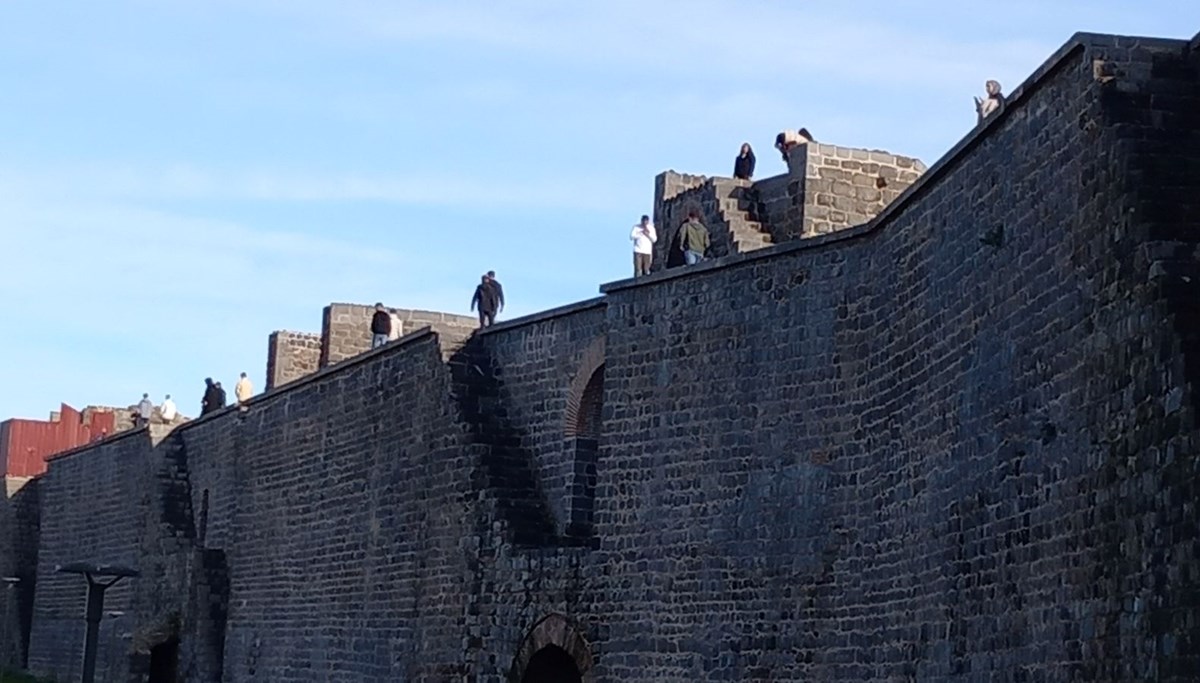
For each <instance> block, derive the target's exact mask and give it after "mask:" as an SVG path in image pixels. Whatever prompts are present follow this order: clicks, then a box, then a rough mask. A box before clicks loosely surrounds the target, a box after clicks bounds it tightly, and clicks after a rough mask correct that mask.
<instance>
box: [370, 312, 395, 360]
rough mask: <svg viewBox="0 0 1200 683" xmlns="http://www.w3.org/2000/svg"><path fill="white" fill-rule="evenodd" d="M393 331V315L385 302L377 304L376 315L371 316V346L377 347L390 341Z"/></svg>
mask: <svg viewBox="0 0 1200 683" xmlns="http://www.w3.org/2000/svg"><path fill="white" fill-rule="evenodd" d="M391 333H392V316H391V314H389V313H388V310H387V309H386V308H384V307H383V304H381V303H378V304H375V315H372V316H371V348H373V349H377V348H379V347H380V346H383V345H384V344H386V343H387V342H388V335H389V334H391Z"/></svg>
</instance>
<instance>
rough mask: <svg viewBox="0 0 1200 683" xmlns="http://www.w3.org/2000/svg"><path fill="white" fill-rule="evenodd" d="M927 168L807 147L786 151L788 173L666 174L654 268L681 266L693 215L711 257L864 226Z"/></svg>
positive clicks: (878, 155)
mask: <svg viewBox="0 0 1200 683" xmlns="http://www.w3.org/2000/svg"><path fill="white" fill-rule="evenodd" d="M924 171H925V165H924V164H922V163H921V162H920V161H918V160H917V159H912V158H909V157H904V156H898V155H895V154H890V153H888V152H882V151H879V150H866V149H855V148H850V147H839V146H836V145H828V144H817V143H810V144H806V145H800V146H798V147H796V148H794V149H793V150H791V152H790V154H789V156H788V172H787V173H785V174H783V175H779V176H774V177H771V178H765V179H763V180H758V181H754V182H753V183H751V182H747V181H742V180H735V179H733V178H708V177H705V176H697V175H687V174H681V173H676V172H674V171H666V172H664V173H662V174H660V175H659V176H658V178H656V179H655V200H654V220H655V223H656V225H657V226H658V228H659V241H658V243H657V244H656V245H655V263H654V270H662V269H663V268H669V267H674V266H679V265H683V258H682V254H681V253H680V249H679V244H678V233H679V226H680V225H682V224H683V221H684V220H685V219H686V218H687V215H688V213H689V212H691V211H696V212H697V213H698V214H699V215H700V219H701V221H702V222H703V223H704V224H705V225H706V226H707V227H708V229H709V233H710V235H711V237H712V254H711V255H712V256H715V257H721V256H727V255H730V254H743V253H747V252H750V251H754V250H755V249H762V248H764V247H768V246H770V245H772V244H779V243H782V242H786V241H790V240H794V239H800V238H804V237H814V236H816V235H823V234H827V233H830V232H834V231H836V230H842V229H845V228H850V227H854V226H856V225H863V224H865V223H867V222H868V221H869V220H871V219H872V218H874V217H875V216H876V215H877V214H878V213H879V212H880V211H882V210H883V209H884V207H886V206H887V205H888V204H890V203H891V202H893V201H894V200H896V198H898V197H899V196H900V194H901V193H902V192H903V191H904V190H905V189H907V188H908V187H909V186H911V185H912V184H913V183H914V182H915V181H916V180H917V179H918V178H919V177H920V176H921V173H923V172H924Z"/></svg>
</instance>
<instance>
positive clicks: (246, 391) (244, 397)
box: [233, 372, 254, 404]
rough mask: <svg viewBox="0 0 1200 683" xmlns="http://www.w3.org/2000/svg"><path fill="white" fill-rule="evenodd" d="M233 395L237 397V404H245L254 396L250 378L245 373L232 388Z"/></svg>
mask: <svg viewBox="0 0 1200 683" xmlns="http://www.w3.org/2000/svg"><path fill="white" fill-rule="evenodd" d="M233 395H234V396H236V397H237V400H238V403H239V404H240V403H245V402H246V401H249V400H250V397H251V396H253V395H254V385H253V384H251V383H250V378H249V377H247V376H246V373H244V372H243V373H242V376H241V377H239V378H238V381H237V384H235V385H234V387H233Z"/></svg>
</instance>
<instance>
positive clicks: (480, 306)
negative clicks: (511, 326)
mask: <svg viewBox="0 0 1200 683" xmlns="http://www.w3.org/2000/svg"><path fill="white" fill-rule="evenodd" d="M493 282H494V280H492V279H491V278H489V277H488V276H487V275H484V276H483V277H482V278H480V279H479V286H478V287H476V288H475V296H473V297H471V310H472V311H474V310H478V311H479V327H480V328H484V327H491V326H492V325H495V324H496V311H497V310H499V306H500V297H499V292H500V290H499V289H498V288H497V287H496V286H494V285H493V284H492V283H493Z"/></svg>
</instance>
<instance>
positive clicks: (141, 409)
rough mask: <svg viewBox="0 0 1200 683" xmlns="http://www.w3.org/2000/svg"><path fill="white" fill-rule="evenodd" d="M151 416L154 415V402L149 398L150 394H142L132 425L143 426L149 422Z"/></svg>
mask: <svg viewBox="0 0 1200 683" xmlns="http://www.w3.org/2000/svg"><path fill="white" fill-rule="evenodd" d="M151 417H154V402H153V401H151V400H150V394H142V400H141V401H138V404H137V413H136V415H135V416H134V418H135V420H134V426H135V427H145V426H146V425H148V424H150V418H151Z"/></svg>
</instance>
